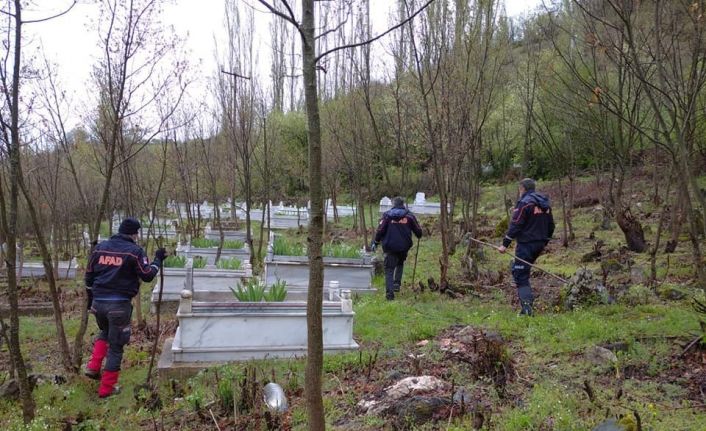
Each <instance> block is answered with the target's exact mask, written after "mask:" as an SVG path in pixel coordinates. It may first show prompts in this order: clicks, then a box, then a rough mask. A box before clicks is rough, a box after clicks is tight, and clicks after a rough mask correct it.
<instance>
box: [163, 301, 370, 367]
mask: <svg viewBox="0 0 706 431" xmlns="http://www.w3.org/2000/svg"><path fill="white" fill-rule="evenodd" d="M182 305H183V304H182ZM186 308H187V307H182V306H181V305H180V307H179V311H178V312H177V319H178V320H179V328H178V329H177V332H176V334H175V336H174V341H173V343H172V349H171V354H172V355H173V360H174V362H175V363H180V362H181V363H194V362H197V363H198V362H205V363H214V362H215V363H219V362H230V361H244V360H251V359H263V358H291V357H301V356H305V355H306V349H307V329H306V302H303V301H301V302H273V303H243V302H193V303H192V304H191V306H190V310H186ZM353 317H354V313H353V311H343V310H342V309H341V302H324V305H323V325H324V337H323V338H324V339H323V341H324V351H325V352H327V353H334V352H345V351H351V350H356V349H357V348H358V344H357V343H356V342H355V341H354V340H353Z"/></svg>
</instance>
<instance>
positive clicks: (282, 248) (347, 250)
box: [273, 235, 361, 259]
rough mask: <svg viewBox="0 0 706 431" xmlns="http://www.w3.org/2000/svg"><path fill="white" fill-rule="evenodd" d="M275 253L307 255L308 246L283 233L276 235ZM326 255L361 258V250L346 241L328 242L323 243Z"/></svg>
mask: <svg viewBox="0 0 706 431" xmlns="http://www.w3.org/2000/svg"><path fill="white" fill-rule="evenodd" d="M273 251H274V254H275V255H277V256H306V253H307V252H306V247H305V246H304V245H302V244H300V243H298V242H296V240H294V239H289V238H286V237H284V236H282V235H277V236H275V241H274V246H273ZM322 254H323V255H324V257H340V258H353V259H357V258H360V257H361V255H360V250H359V249H358V248H356V247H355V246H353V245H350V244H345V243H326V244H324V245H323V248H322Z"/></svg>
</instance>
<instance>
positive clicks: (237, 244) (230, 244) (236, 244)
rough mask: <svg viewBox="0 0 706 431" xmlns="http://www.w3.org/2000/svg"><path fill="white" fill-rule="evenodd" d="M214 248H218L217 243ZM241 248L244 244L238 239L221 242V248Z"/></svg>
mask: <svg viewBox="0 0 706 431" xmlns="http://www.w3.org/2000/svg"><path fill="white" fill-rule="evenodd" d="M216 246H218V243H216ZM243 247H245V243H244V242H243V241H240V240H238V239H227V240H225V241H223V248H229V249H230V248H232V249H239V248H243Z"/></svg>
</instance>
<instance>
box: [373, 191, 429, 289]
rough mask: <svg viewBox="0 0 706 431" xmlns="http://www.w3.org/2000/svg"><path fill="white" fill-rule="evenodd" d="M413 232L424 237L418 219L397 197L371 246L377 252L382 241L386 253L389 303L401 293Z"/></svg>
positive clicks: (386, 281)
mask: <svg viewBox="0 0 706 431" xmlns="http://www.w3.org/2000/svg"><path fill="white" fill-rule="evenodd" d="M412 232H414V234H415V235H416V236H417V238H421V237H422V228H421V226H419V222H417V218H416V217H414V214H412V213H411V212H410V211H409V210H408V209H406V208H405V206H404V200H403V199H402V198H401V197H396V198H394V199H393V200H392V209H391V210H389V211H386V212H385V213H384V214H383V215H382V218H381V219H380V224H379V225H378V229H377V232H376V233H375V239H374V240H373V243H372V244H371V248H372V249H373V250H375V248H376V247H377V245H378V244H379V243H380V241H382V251H383V252H385V298H387V300H388V301H391V300H393V299H395V292H399V291H400V286H401V284H402V271H403V270H404V261H405V260H406V259H407V252H408V251H409V249H410V248H412V244H413V243H412Z"/></svg>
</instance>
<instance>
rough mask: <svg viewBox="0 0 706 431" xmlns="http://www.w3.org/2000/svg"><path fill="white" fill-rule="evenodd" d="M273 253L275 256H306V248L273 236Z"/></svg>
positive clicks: (278, 236) (286, 239) (281, 237)
mask: <svg viewBox="0 0 706 431" xmlns="http://www.w3.org/2000/svg"><path fill="white" fill-rule="evenodd" d="M273 252H274V254H276V255H277V256H306V247H304V246H303V245H302V244H298V243H296V242H294V241H292V240H290V239H288V238H285V237H283V236H281V235H277V236H275V241H274V244H273Z"/></svg>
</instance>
